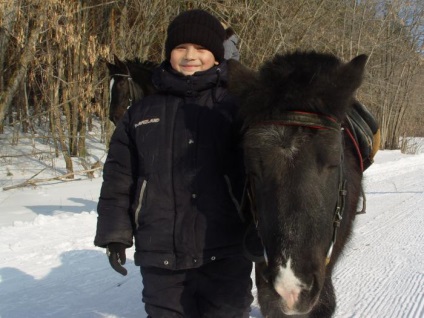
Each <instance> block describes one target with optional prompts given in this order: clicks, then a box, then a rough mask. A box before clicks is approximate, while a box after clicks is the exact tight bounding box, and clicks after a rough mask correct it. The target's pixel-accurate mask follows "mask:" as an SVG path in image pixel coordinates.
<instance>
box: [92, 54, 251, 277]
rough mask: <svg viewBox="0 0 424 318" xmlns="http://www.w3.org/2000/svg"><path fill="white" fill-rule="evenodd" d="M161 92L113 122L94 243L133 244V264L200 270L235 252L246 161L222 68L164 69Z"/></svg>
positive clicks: (157, 77)
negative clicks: (185, 73)
mask: <svg viewBox="0 0 424 318" xmlns="http://www.w3.org/2000/svg"><path fill="white" fill-rule="evenodd" d="M153 82H154V84H155V86H156V88H157V89H158V91H159V93H157V94H154V95H150V96H147V97H145V98H143V99H142V100H141V101H140V102H138V103H137V104H135V105H133V106H132V107H131V108H129V110H128V111H127V112H126V114H125V116H124V118H123V120H122V121H121V122H120V123H119V124H118V126H117V128H116V130H115V132H114V134H113V136H112V139H111V142H110V150H109V153H108V157H107V160H106V163H105V166H104V172H103V173H104V174H103V178H104V181H103V185H102V189H101V193H100V199H99V203H98V214H99V217H98V223H97V233H96V237H95V242H94V243H95V245H97V246H101V247H105V246H106V245H107V244H108V243H111V242H121V243H124V244H125V245H127V246H128V247H130V246H132V244H133V237H134V238H135V247H136V253H135V263H136V265H142V266H153V267H161V268H168V269H174V270H177V269H187V268H195V267H199V266H201V265H202V264H204V263H206V262H210V261H213V260H216V259H219V258H223V257H228V256H234V255H241V254H242V249H241V243H242V236H243V233H244V229H245V225H244V224H243V223H242V221H241V219H240V217H239V214H238V210H237V209H238V204H239V201H240V198H241V194H242V188H243V182H244V180H243V173H244V169H243V161H242V152H241V148H240V143H239V134H238V132H239V128H240V127H239V125H238V124H237V122H236V120H235V118H236V112H237V103H236V101H235V100H234V98H233V97H232V96H231V95H230V94H229V93H228V91H227V88H226V84H227V64H226V62H225V61H224V62H222V63H221V64H220V65H218V66H215V67H213V68H211V69H209V70H207V71H204V72H198V73H195V74H194V75H193V76H183V75H181V74H179V73H177V72H175V71H174V70H173V69H172V68H171V67H170V65H169V63H168V62H164V63H163V64H162V65H161V66H160V67H159V68H158V69H157V70H156V71H155V73H154V76H153Z"/></svg>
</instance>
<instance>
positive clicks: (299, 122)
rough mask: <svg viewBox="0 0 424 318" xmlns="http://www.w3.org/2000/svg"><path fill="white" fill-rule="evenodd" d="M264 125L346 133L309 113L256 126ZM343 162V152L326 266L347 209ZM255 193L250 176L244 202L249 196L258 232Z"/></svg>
mask: <svg viewBox="0 0 424 318" xmlns="http://www.w3.org/2000/svg"><path fill="white" fill-rule="evenodd" d="M263 125H279V126H301V127H308V128H312V129H324V130H333V131H336V132H342V131H344V128H343V127H342V125H341V124H340V123H339V122H337V120H336V119H334V118H332V117H330V116H325V115H320V114H315V113H307V112H297V111H290V112H286V113H284V114H282V116H280V118H279V119H278V120H265V121H261V122H259V123H257V124H256V125H255V126H263ZM343 160H344V153H343V152H342V158H341V163H340V165H339V185H338V197H337V204H336V207H335V210H334V221H333V235H332V240H331V243H330V247H329V249H328V251H327V255H326V265H328V264H329V263H330V260H331V256H332V253H333V249H334V245H335V243H336V239H337V232H338V229H339V227H340V223H341V221H342V219H343V212H344V209H345V202H346V195H347V189H346V179H345V178H344V173H343ZM254 193H255V192H254V184H253V180H252V179H251V178H250V175H248V176H247V180H246V184H245V191H244V195H243V198H242V202H243V200H245V195H247V197H248V199H249V201H250V211H251V213H252V219H253V223H254V225H255V227H256V230H258V222H259V221H258V212H257V209H256V204H255V202H256V200H255V196H254ZM258 233H259V231H258ZM264 258H265V262H266V263H267V264H268V259H267V254H266V249H265V248H264Z"/></svg>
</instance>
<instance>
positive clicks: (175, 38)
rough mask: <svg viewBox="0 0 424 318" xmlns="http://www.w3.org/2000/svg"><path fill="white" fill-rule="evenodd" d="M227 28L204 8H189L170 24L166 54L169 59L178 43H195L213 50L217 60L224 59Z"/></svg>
mask: <svg viewBox="0 0 424 318" xmlns="http://www.w3.org/2000/svg"><path fill="white" fill-rule="evenodd" d="M224 40H225V30H224V28H223V27H222V25H221V23H220V22H219V21H218V19H216V18H215V17H214V16H213V15H211V14H209V13H208V12H206V11H203V10H199V9H196V10H189V11H185V12H183V13H181V14H179V15H178V16H177V17H176V18H175V19H174V20H173V21H172V22H171V23H170V24H169V26H168V37H167V39H166V42H165V55H166V58H167V59H168V60H169V59H170V57H171V51H172V49H174V48H175V47H176V46H177V45H179V44H183V43H193V44H198V45H201V46H203V47H204V48H206V49H208V50H209V51H211V52H212V54H213V55H214V57H215V60H217V61H218V62H221V61H222V60H224V45H223V42H224Z"/></svg>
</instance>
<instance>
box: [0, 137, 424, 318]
mask: <svg viewBox="0 0 424 318" xmlns="http://www.w3.org/2000/svg"><path fill="white" fill-rule="evenodd" d="M0 137H1V135H0ZM90 142H91V143H92V147H91V151H92V152H93V153H92V154H91V157H90V158H91V160H92V161H95V160H96V159H99V158H103V159H104V157H103V154H104V153H103V151H104V147H103V146H101V145H100V144H95V145H94V144H93V143H94V138H93V140H91V141H90ZM36 147H41V145H36ZM40 149H41V148H37V149H36V150H37V151H38V150H40ZM42 150H43V151H44V150H45V147H43V148H42ZM31 151H35V150H34V148H32V145H31V144H30V143H29V142H28V144H27V145H26V144H25V143H24V142H21V143H20V146H11V145H10V144H9V143H8V142H7V141H6V139H1V138H0V187H1V188H4V187H8V186H11V185H14V184H18V183H20V182H22V181H24V180H26V179H28V178H30V177H32V176H34V175H35V174H36V173H38V172H39V171H41V170H42V169H44V168H46V162H49V164H51V163H53V165H54V166H55V168H56V169H61V168H60V165H61V163H60V162H61V159H52V158H51V157H50V156H49V155H48V154H41V155H34V156H32V157H31V158H29V157H13V156H14V155H16V154H17V153H28V152H31ZM35 152H36V151H35ZM5 155H7V156H8V157H4V156H5ZM75 170H78V167H76V169H75ZM80 170H82V169H80ZM61 172H62V173H63V172H64V171H63V170H62V171H61ZM51 175H52V170H51V169H49V168H46V169H45V170H43V172H42V173H40V174H39V175H37V176H36V177H34V179H37V178H46V177H47V176H51ZM78 178H80V179H79V180H76V181H68V182H63V181H54V182H42V183H39V184H38V185H37V186H36V187H25V188H17V189H12V190H7V191H4V190H1V189H0V317H1V318H26V317H30V318H31V317H34V318H39V317H64V318H67V317H83V318H85V317H134V318H135V317H137V318H143V317H146V314H145V312H144V309H143V304H142V302H141V296H140V295H141V289H142V282H141V276H140V274H139V271H138V268H137V267H136V266H134V263H133V258H132V251H129V252H128V253H127V255H128V260H127V265H126V268H127V269H128V275H127V276H125V277H123V276H121V275H119V274H117V273H116V272H115V271H113V270H112V269H111V268H110V266H109V263H108V261H107V258H106V256H105V253H104V251H103V250H102V249H100V248H96V247H94V246H93V238H94V233H95V227H96V217H97V215H96V212H95V211H96V203H97V198H98V195H99V190H100V186H101V178H99V177H97V178H94V179H87V178H85V177H83V176H78ZM423 180H424V153H420V154H416V155H403V154H401V153H400V152H399V151H380V152H379V153H378V154H377V157H376V161H375V163H374V165H372V166H371V167H370V168H369V169H368V170H367V171H366V173H365V189H366V196H367V214H365V215H360V216H358V217H357V221H356V225H355V231H354V236H353V238H352V240H351V242H350V243H349V245H348V246H347V247H346V250H345V253H344V256H343V258H342V259H341V261H340V262H339V264H338V266H337V268H336V271H335V273H334V277H333V278H334V283H335V286H336V294H337V298H338V308H337V312H336V314H335V317H338V318H341V317H343V318H354V317H355V318H363V317H366V318H367V317H372V318H378V317H381V318H383V317H384V318H389V317H393V318H401V317H403V318H412V317H417V318H418V317H424V248H423V246H424V230H423V229H424V182H423ZM253 292H254V293H255V292H256V290H255V288H254V290H253ZM251 317H254V318H260V317H262V316H261V314H260V311H259V309H258V307H257V305H256V303H254V304H253V305H252V312H251Z"/></svg>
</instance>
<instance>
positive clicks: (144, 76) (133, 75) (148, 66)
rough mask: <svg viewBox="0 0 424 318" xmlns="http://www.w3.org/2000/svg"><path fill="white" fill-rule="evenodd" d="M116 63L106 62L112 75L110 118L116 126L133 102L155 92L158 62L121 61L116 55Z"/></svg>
mask: <svg viewBox="0 0 424 318" xmlns="http://www.w3.org/2000/svg"><path fill="white" fill-rule="evenodd" d="M114 63H115V64H112V63H109V62H106V65H107V68H108V69H109V75H110V105H109V119H110V120H111V121H112V122H113V123H114V124H115V126H116V124H117V123H118V121H119V120H120V119H121V118H122V116H123V115H124V113H125V111H126V110H127V108H128V107H129V106H131V104H132V103H134V102H136V101H138V100H139V99H141V98H142V97H143V96H147V95H150V94H152V93H154V92H155V88H154V86H153V84H152V81H151V78H152V71H153V69H154V68H155V67H156V66H157V64H155V63H153V62H150V61H143V62H142V61H139V60H137V59H135V60H125V61H121V60H119V59H118V57H116V55H115V56H114Z"/></svg>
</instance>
